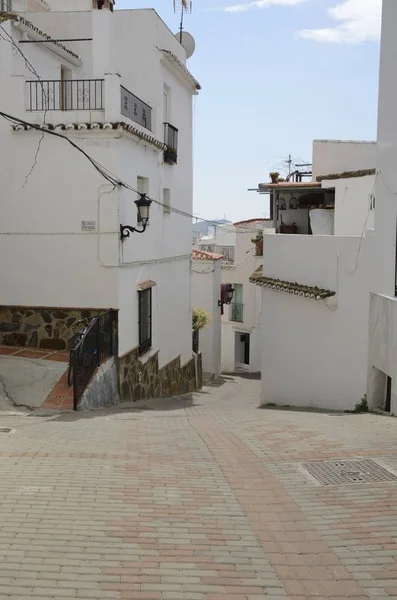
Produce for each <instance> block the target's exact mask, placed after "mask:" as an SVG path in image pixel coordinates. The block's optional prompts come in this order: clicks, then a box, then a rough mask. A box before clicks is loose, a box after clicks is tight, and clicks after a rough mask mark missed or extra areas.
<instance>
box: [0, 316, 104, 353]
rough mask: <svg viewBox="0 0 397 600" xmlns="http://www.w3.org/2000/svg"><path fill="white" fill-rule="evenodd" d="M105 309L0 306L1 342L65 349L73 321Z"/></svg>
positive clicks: (6, 344) (71, 332) (11, 344)
mask: <svg viewBox="0 0 397 600" xmlns="http://www.w3.org/2000/svg"><path fill="white" fill-rule="evenodd" d="M102 312H104V309H81V308H45V307H26V306H0V344H3V345H5V346H28V347H29V348H45V349H49V350H66V349H67V348H69V343H70V340H71V338H72V336H73V334H74V333H75V331H74V330H73V325H74V324H75V323H77V321H80V320H81V319H85V318H91V317H94V316H95V315H99V314H101V313H102Z"/></svg>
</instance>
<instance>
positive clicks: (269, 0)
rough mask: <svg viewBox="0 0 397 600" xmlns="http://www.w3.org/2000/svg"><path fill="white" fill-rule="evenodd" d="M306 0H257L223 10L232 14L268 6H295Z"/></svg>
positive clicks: (233, 5)
mask: <svg viewBox="0 0 397 600" xmlns="http://www.w3.org/2000/svg"><path fill="white" fill-rule="evenodd" d="M301 2H306V0H256V1H255V2H248V3H247V4H232V5H231V6H226V8H224V9H223V10H224V11H225V12H230V13H238V12H245V11H247V10H252V9H254V8H266V7H268V6H275V5H278V6H293V5H294V4H301Z"/></svg>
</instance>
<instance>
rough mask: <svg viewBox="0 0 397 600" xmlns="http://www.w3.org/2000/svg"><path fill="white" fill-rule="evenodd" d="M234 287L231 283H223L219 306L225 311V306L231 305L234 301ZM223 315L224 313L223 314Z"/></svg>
mask: <svg viewBox="0 0 397 600" xmlns="http://www.w3.org/2000/svg"><path fill="white" fill-rule="evenodd" d="M233 294H234V287H233V285H232V284H231V283H222V285H221V299H220V300H218V306H220V307H221V308H222V310H223V305H224V304H231V303H232V300H233ZM222 314H223V313H222Z"/></svg>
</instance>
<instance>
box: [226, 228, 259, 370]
mask: <svg viewBox="0 0 397 600" xmlns="http://www.w3.org/2000/svg"><path fill="white" fill-rule="evenodd" d="M266 225H270V223H269V222H268V221H266V220H264V219H252V220H249V221H242V222H239V223H235V224H234V227H235V239H236V250H235V259H234V263H232V264H229V265H227V264H224V265H223V267H222V283H231V284H233V287H234V288H235V293H234V297H233V302H232V304H231V305H230V306H225V307H224V314H223V316H222V371H224V372H235V371H236V370H244V371H248V372H252V373H258V372H260V370H261V333H260V328H261V296H260V290H259V289H256V288H255V287H254V286H253V285H251V284H250V283H249V278H250V276H251V275H252V273H253V272H254V271H255V269H256V268H257V267H258V266H259V265H260V264H261V261H262V256H256V252H255V245H254V244H253V243H252V241H251V240H252V239H253V238H255V237H256V236H257V235H261V234H262V231H263V228H264V227H265V226H266Z"/></svg>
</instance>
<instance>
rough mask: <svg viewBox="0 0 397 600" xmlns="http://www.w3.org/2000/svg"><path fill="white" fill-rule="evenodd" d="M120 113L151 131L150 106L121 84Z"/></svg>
mask: <svg viewBox="0 0 397 600" xmlns="http://www.w3.org/2000/svg"><path fill="white" fill-rule="evenodd" d="M121 114H122V115H124V116H125V117H127V118H128V119H131V121H134V123H138V125H140V126H141V127H144V128H145V129H149V131H152V107H151V106H149V104H146V102H144V101H143V100H141V99H140V98H138V96H135V94H133V93H132V92H130V91H129V90H127V88H125V87H123V86H121Z"/></svg>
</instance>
